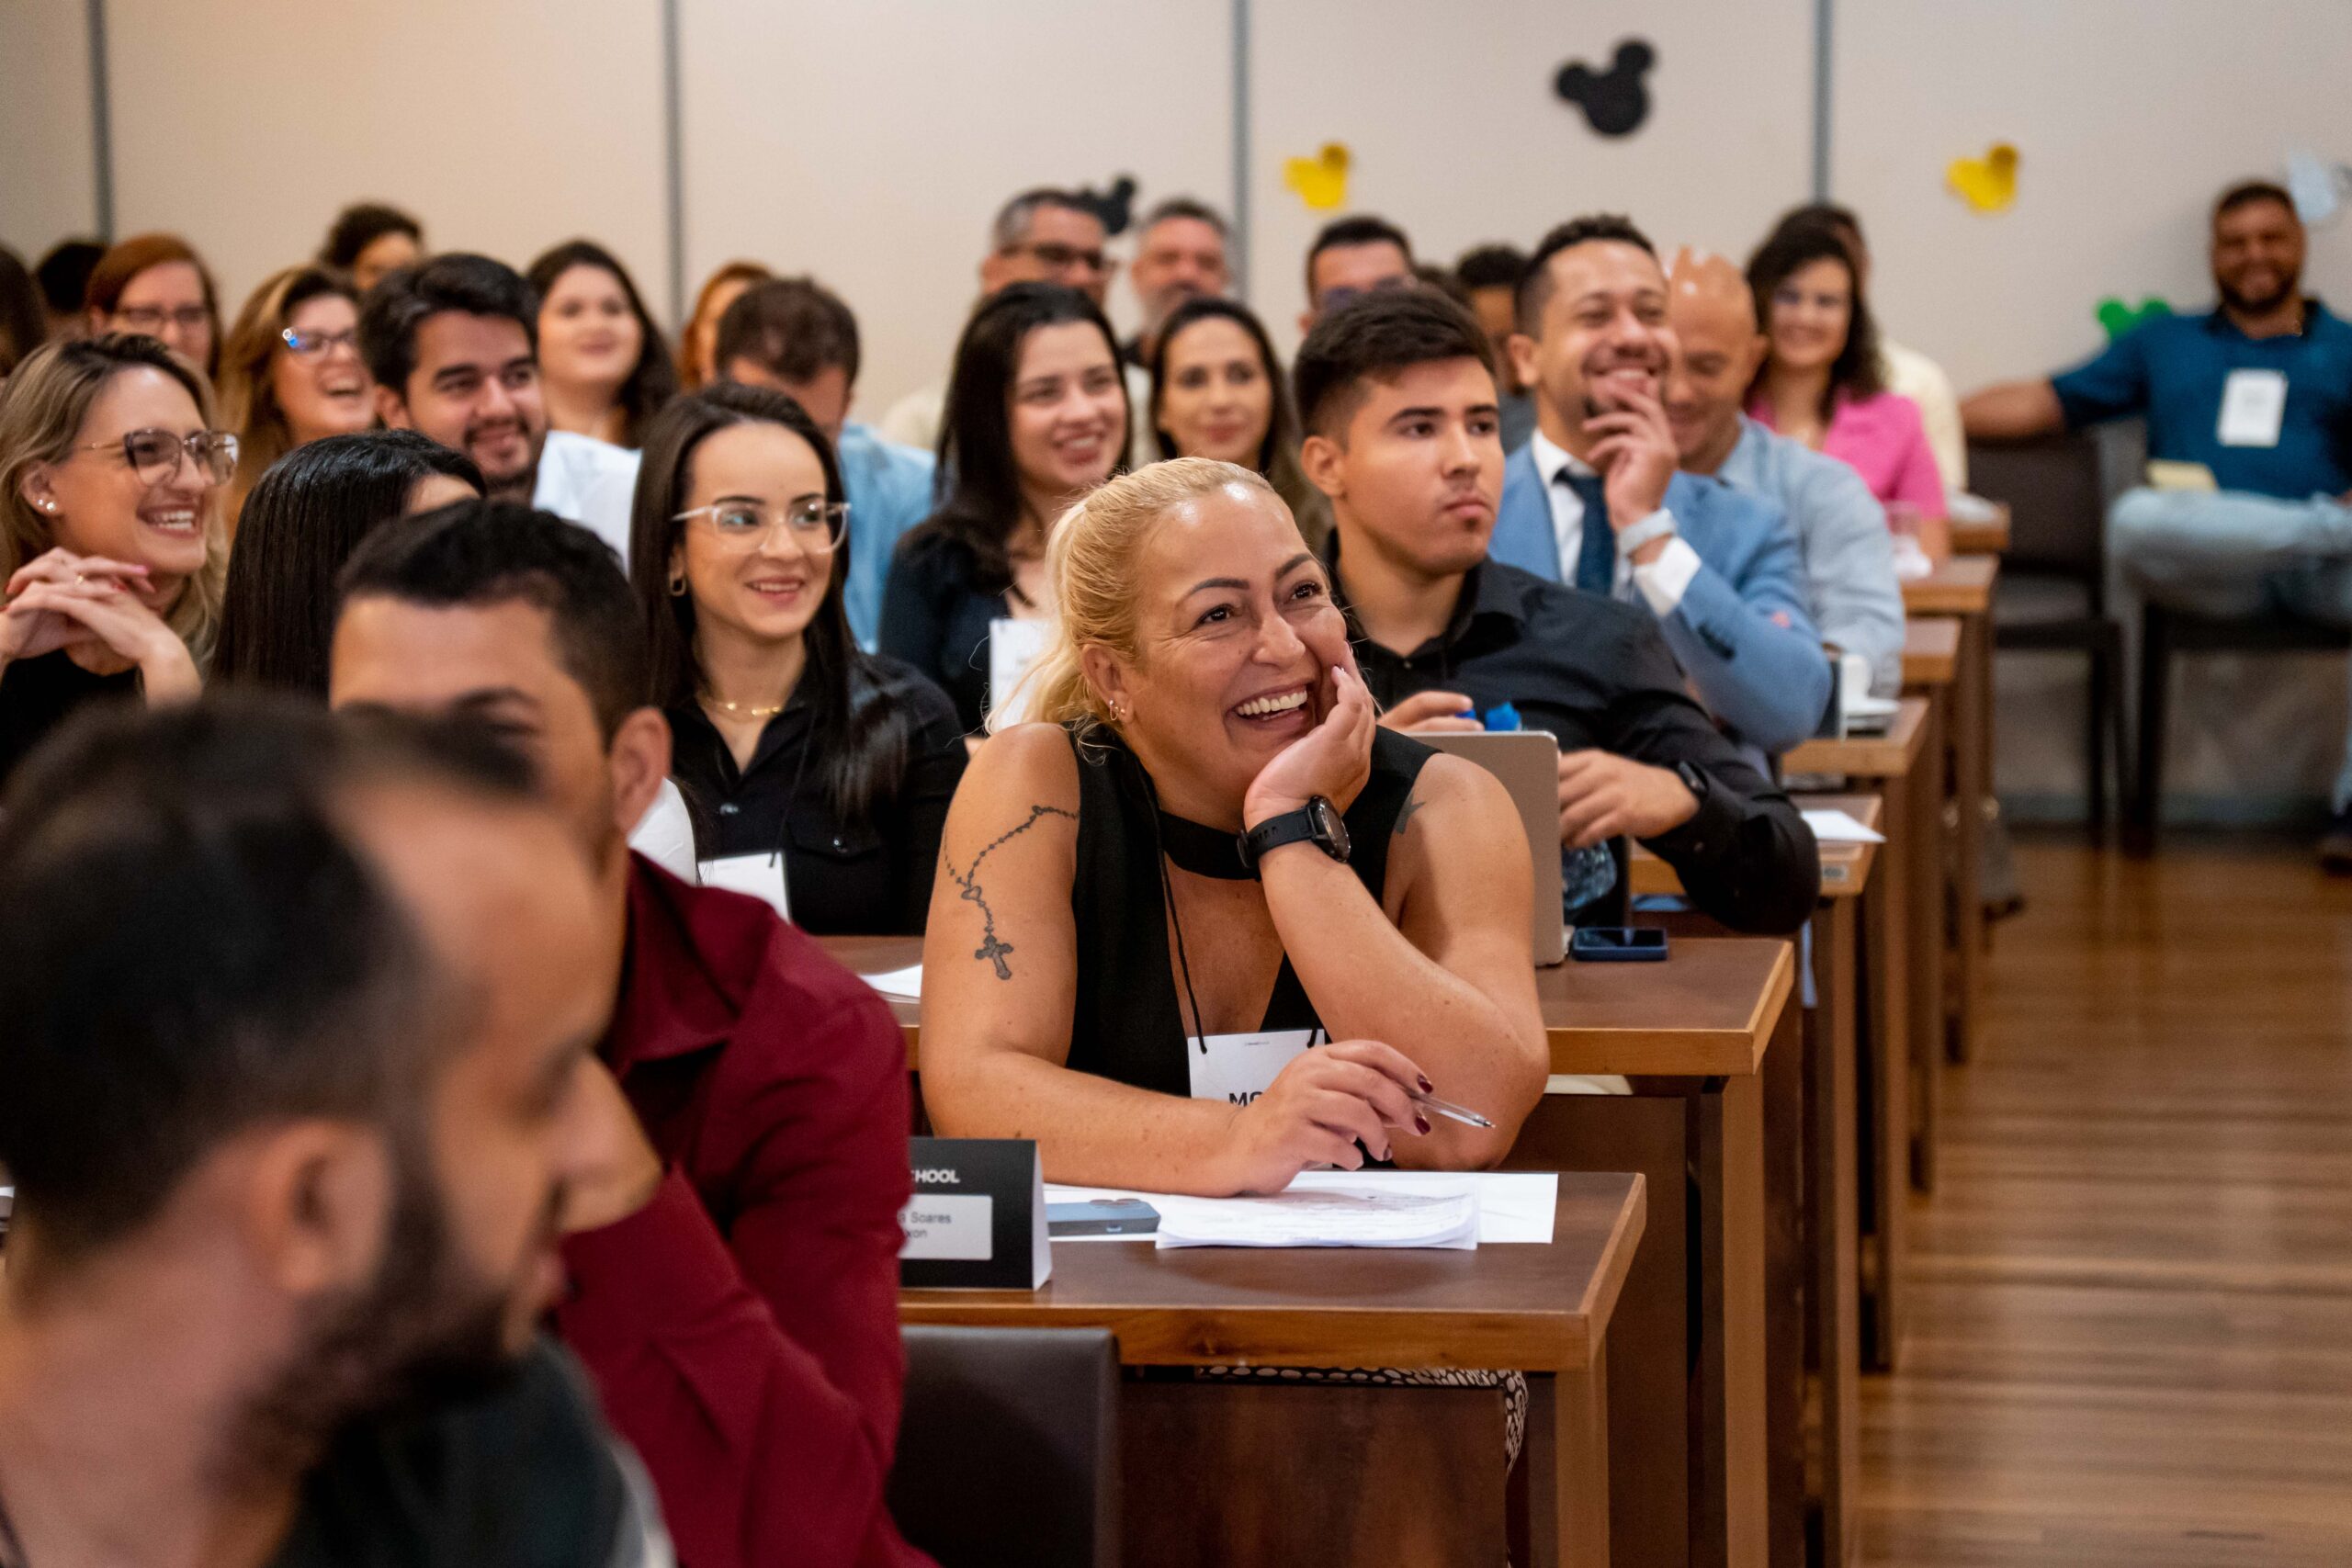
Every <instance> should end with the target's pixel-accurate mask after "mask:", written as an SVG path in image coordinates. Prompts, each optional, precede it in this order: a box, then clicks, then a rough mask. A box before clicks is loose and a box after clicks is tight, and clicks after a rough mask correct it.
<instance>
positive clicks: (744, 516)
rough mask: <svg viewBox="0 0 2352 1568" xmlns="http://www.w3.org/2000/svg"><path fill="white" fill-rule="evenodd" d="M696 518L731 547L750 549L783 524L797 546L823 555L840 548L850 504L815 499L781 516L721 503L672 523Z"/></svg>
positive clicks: (797, 504)
mask: <svg viewBox="0 0 2352 1568" xmlns="http://www.w3.org/2000/svg"><path fill="white" fill-rule="evenodd" d="M695 517H707V518H709V519H710V531H711V532H712V533H714V534H716V535H718V536H719V537H720V538H722V539H724V540H726V541H727V543H729V545H733V546H738V547H742V548H746V549H748V548H752V547H755V546H758V545H762V544H764V543H766V542H767V537H768V534H769V532H770V530H772V529H774V528H775V525H777V524H779V523H781V524H783V525H784V526H785V527H786V528H787V529H788V530H790V531H791V534H792V538H793V542H794V543H796V544H797V545H798V546H800V547H801V548H803V549H806V550H813V551H815V552H817V553H818V554H820V555H821V554H823V553H824V552H826V551H828V550H831V549H832V548H834V547H836V546H838V545H839V544H840V543H841V542H842V534H843V533H844V532H846V531H847V530H848V528H849V502H846V501H818V500H815V499H813V498H812V499H810V500H807V501H796V502H793V503H792V504H791V505H790V506H788V507H786V508H785V510H784V512H783V513H781V514H775V513H770V512H769V511H768V509H767V508H766V507H764V506H760V505H757V504H754V503H753V502H748V501H721V502H714V503H713V504H711V505H709V506H697V507H695V509H694V510H693V511H692V512H681V513H678V514H677V515H676V516H675V517H673V518H672V519H671V521H672V522H673V523H684V522H686V521H687V520H688V519H690V518H695Z"/></svg>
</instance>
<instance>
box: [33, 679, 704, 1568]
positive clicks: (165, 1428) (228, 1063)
mask: <svg viewBox="0 0 2352 1568" xmlns="http://www.w3.org/2000/svg"><path fill="white" fill-rule="evenodd" d="M596 935H597V931H596V919H595V916H594V890H593V887H592V886H591V883H590V880H589V875H588V871H587V867H586V865H585V863H583V862H582V859H581V857H580V854H579V852H578V851H577V849H576V848H575V847H574V845H573V843H572V841H571V837H570V836H569V835H568V834H567V833H566V832H565V830H564V829H563V826H562V824H561V823H560V822H559V821H558V820H557V819H556V818H555V816H554V814H553V813H552V812H550V811H549V810H548V808H547V807H545V806H544V805H543V804H541V803H540V802H539V801H538V800H537V798H536V797H535V795H533V793H532V792H531V788H530V780H529V777H528V773H527V770H526V769H524V768H522V767H520V766H519V765H518V764H517V763H516V762H515V760H514V758H513V757H512V756H511V755H510V754H509V753H508V752H507V751H506V750H504V749H503V747H500V746H497V745H495V744H494V743H492V742H491V741H490V740H488V739H484V738H481V737H480V736H478V735H475V734H471V733H469V732H465V731H458V730H452V729H447V728H441V727H435V726H426V725H422V724H419V723H417V722H415V721H405V720H395V719H391V718H389V717H379V718H376V719H373V720H368V721H360V720H353V719H348V718H335V717H331V716H328V715H326V714H324V713H321V712H318V711H316V710H315V709H313V708H311V707H310V706H309V705H295V704H292V703H291V702H290V701H288V699H285V698H279V697H254V696H242V697H234V698H225V699H214V700H212V701H209V702H207V703H204V704H202V705H193V706H187V707H181V708H171V709H156V710H138V709H126V710H120V711H115V712H109V713H107V714H104V715H96V716H91V717H89V718H85V720H84V721H82V722H81V723H80V724H78V725H77V726H74V727H72V728H69V729H67V730H65V731H63V732H61V734H60V735H59V736H58V737H56V738H54V739H52V740H51V742H50V743H49V744H48V745H47V746H46V747H45V748H44V749H43V750H42V751H40V753H38V754H37V755H36V756H35V757H34V759H33V760H32V761H29V762H28V764H27V765H26V766H25V768H24V769H23V770H22V771H21V772H20V773H18V774H17V778H16V780H15V784H14V787H13V789H12V790H11V792H10V794H9V795H8V796H7V798H6V802H5V808H4V809H0V1015H5V1016H6V1019H7V1025H6V1029H5V1030H0V1163H5V1164H6V1168H7V1169H8V1171H9V1172H10V1173H11V1176H12V1179H13V1180H14V1181H15V1183H16V1189H17V1191H16V1205H15V1209H16V1212H15V1215H14V1225H13V1229H12V1230H11V1231H10V1233H9V1235H8V1238H7V1247H6V1254H5V1258H6V1271H5V1274H0V1563H6V1564H7V1565H8V1568H30V1565H31V1564H34V1563H39V1564H41V1565H42V1568H51V1565H64V1564H74V1563H96V1562H109V1563H158V1564H164V1563H196V1562H202V1563H206V1564H211V1565H220V1568H248V1565H250V1568H262V1565H264V1564H267V1565H270V1568H310V1565H311V1564H318V1565H322V1568H323V1565H326V1564H343V1565H348V1564H355V1563H366V1564H370V1565H375V1564H381V1565H384V1568H395V1565H397V1568H412V1565H413V1568H500V1565H512V1568H542V1565H543V1568H608V1565H613V1564H632V1565H645V1568H656V1565H666V1564H667V1563H668V1562H670V1552H669V1548H668V1545H667V1542H666V1540H664V1538H663V1537H662V1531H661V1527H660V1525H659V1523H658V1514H657V1512H656V1510H655V1509H654V1508H653V1506H652V1503H651V1498H650V1490H649V1489H648V1488H647V1487H646V1486H645V1484H644V1482H643V1479H642V1477H641V1475H640V1474H639V1472H637V1471H636V1469H635V1465H634V1461H632V1460H630V1459H629V1458H628V1457H627V1456H626V1454H625V1453H624V1452H623V1451H622V1450H618V1449H617V1448H616V1446H615V1445H614V1444H613V1443H612V1441H611V1439H610V1438H608V1437H606V1436H605V1433H604V1430H603V1427H602V1426H601V1424H600V1423H599V1421H598V1418H597V1416H596V1415H595V1412H594V1404H593V1401H592V1399H591V1397H590V1395H589V1393H588V1392H587V1389H586V1387H585V1385H584V1384H583V1383H582V1382H581V1380H580V1379H579V1377H578V1374H577V1372H576V1371H575V1370H574V1369H572V1368H571V1364H570V1362H569V1360H568V1359H567V1358H566V1357H565V1356H564V1355H563V1354H562V1352H560V1350H556V1349H553V1348H549V1347H548V1345H547V1344H546V1342H544V1341H542V1340H541V1339H539V1337H538V1336H537V1325H538V1322H539V1319H540V1316H541V1314H543V1313H544V1312H545V1311H546V1310H547V1309H548V1307H549V1306H550V1305H551V1304H552V1303H553V1302H554V1299H555V1297H556V1295H557V1292H558V1288H559V1285H560V1280H561V1271H560V1261H559V1256H558V1250H557V1244H558V1232H559V1227H560V1225H562V1224H595V1225H602V1224H607V1223H609V1222H610V1221H611V1220H612V1219H613V1218H616V1217H617V1216H618V1215H619V1214H621V1213H625V1212H626V1211H627V1210H628V1208H629V1207H630V1206H631V1205H633V1204H635V1203H638V1202H641V1201H643V1198H644V1193H643V1190H642V1189H641V1184H640V1182H639V1178H638V1171H639V1168H640V1165H641V1160H640V1158H639V1156H637V1155H636V1152H635V1151H636V1149H637V1146H638V1145H639V1144H640V1142H641V1140H640V1139H639V1134H637V1132H636V1129H635V1126H634V1123H633V1122H632V1120H631V1119H630V1117H629V1116H628V1110H627V1107H626V1106H625V1105H624V1104H623V1103H622V1101H621V1100H620V1097H619V1095H618V1093H617V1091H616V1089H615V1087H614V1085H613V1082H612V1079H611V1077H610V1075H609V1074H606V1073H605V1072H604V1070H603V1069H602V1068H600V1067H598V1066H596V1064H595V1060H594V1055H593V1047H594V1043H595V1041H596V1038H597V1036H598V1034H599V1032H601V1031H602V1030H603V1028H604V1024H605V1006H606V997H607V994H608V993H607V992H606V991H605V988H604V987H602V986H599V985H598V984H596V979H597V976H596V974H595V962H594V956H593V955H594V953H595V952H596ZM583 955H587V956H583Z"/></svg>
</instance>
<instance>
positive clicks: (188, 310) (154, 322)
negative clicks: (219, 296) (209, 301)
mask: <svg viewBox="0 0 2352 1568" xmlns="http://www.w3.org/2000/svg"><path fill="white" fill-rule="evenodd" d="M114 319H115V320H116V321H121V322H123V323H125V324H126V325H128V326H130V328H131V329H132V330H134V331H136V332H142V333H146V334H147V335H148V336H150V337H154V336H156V335H157V334H159V333H162V332H163V330H164V327H165V325H167V324H168V325H171V326H175V327H177V328H179V329H180V330H181V331H182V332H191V333H192V332H194V331H196V329H197V328H198V327H209V326H210V325H211V324H212V312H211V311H209V310H206V309H205V308H204V307H203V306H201V305H182V306H179V307H178V308H176V309H175V310H165V309H164V307H162V306H161V305H125V306H123V307H121V308H120V309H119V310H116V311H115V313H114Z"/></svg>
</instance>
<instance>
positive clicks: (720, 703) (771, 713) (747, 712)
mask: <svg viewBox="0 0 2352 1568" xmlns="http://www.w3.org/2000/svg"><path fill="white" fill-rule="evenodd" d="M702 700H703V705H704V706H706V707H714V708H717V709H718V711H719V712H721V713H723V714H725V715H726V716H728V717H729V718H774V717H775V716H776V715H778V714H780V713H782V712H783V711H784V709H785V705H784V704H782V703H778V704H776V705H775V706H774V707H772V708H771V707H757V706H754V705H752V704H750V703H730V702H729V701H728V700H727V699H726V698H725V697H714V696H712V695H711V694H709V693H708V692H705V693H704V694H702Z"/></svg>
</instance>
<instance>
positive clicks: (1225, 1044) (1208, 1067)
mask: <svg viewBox="0 0 2352 1568" xmlns="http://www.w3.org/2000/svg"><path fill="white" fill-rule="evenodd" d="M1323 1038H1324V1036H1323V1032H1322V1031H1321V1030H1319V1029H1277V1030H1273V1031H1271V1032H1267V1033H1264V1034H1212V1035H1210V1036H1209V1037H1208V1039H1207V1040H1206V1041H1205V1042H1204V1041H1200V1040H1188V1041H1186V1042H1185V1043H1184V1059H1185V1061H1187V1062H1188V1063H1190V1064H1191V1065H1192V1068H1193V1099H1194V1100H1224V1101H1225V1102H1226V1103H1227V1105H1247V1104H1249V1103H1250V1101H1252V1100H1256V1099H1257V1098H1258V1097H1259V1096H1260V1095H1261V1094H1263V1093H1265V1092H1266V1090H1267V1089H1269V1088H1270V1087H1272V1084H1273V1081H1274V1077H1275V1075H1276V1074H1278V1073H1280V1072H1281V1071H1282V1070H1283V1068H1284V1067H1286V1066H1290V1064H1291V1060H1292V1058H1294V1057H1295V1056H1297V1055H1299V1054H1300V1053H1302V1052H1304V1051H1306V1049H1307V1048H1308V1047H1310V1046H1313V1045H1317V1044H1320V1043H1322V1041H1323ZM1204 1043H1205V1044H1206V1045H1207V1047H1208V1049H1207V1050H1205V1051H1204V1050H1203V1049H1202V1048H1201V1047H1202V1046H1203V1044H1204Z"/></svg>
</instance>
